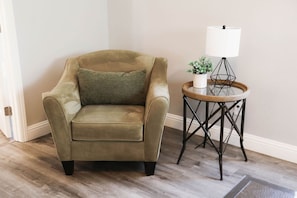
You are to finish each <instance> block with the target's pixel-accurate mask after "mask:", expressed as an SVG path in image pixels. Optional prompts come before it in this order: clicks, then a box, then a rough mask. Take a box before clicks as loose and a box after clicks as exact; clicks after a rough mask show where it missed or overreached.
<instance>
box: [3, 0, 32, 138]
mask: <svg viewBox="0 0 297 198" xmlns="http://www.w3.org/2000/svg"><path fill="white" fill-rule="evenodd" d="M0 12H1V14H2V24H1V26H2V36H3V41H4V43H3V44H4V49H5V56H6V57H7V63H6V64H7V66H6V67H5V68H6V70H5V72H6V75H7V76H8V77H7V84H6V85H7V89H6V90H9V91H8V93H7V95H6V97H7V98H8V101H9V103H10V106H11V107H12V116H11V123H12V127H11V128H12V131H13V137H14V140H16V141H20V142H24V141H26V140H27V130H28V129H27V128H28V127H27V119H26V111H25V102H24V92H23V83H22V75H21V65H20V56H19V50H18V44H17V34H16V28H15V19H14V13H13V5H12V0H0ZM1 108H2V107H1Z"/></svg>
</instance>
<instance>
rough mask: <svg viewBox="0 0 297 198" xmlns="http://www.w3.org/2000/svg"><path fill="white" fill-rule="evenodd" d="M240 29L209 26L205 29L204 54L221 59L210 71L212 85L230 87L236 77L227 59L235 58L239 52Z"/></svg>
mask: <svg viewBox="0 0 297 198" xmlns="http://www.w3.org/2000/svg"><path fill="white" fill-rule="evenodd" d="M240 33H241V29H240V28H236V27H226V26H225V25H224V26H222V27H219V26H210V27H207V35H206V50H205V51H206V54H207V55H209V56H213V57H221V60H220V61H219V63H218V64H217V66H216V67H215V69H214V70H213V71H212V73H211V75H210V79H211V80H212V81H213V82H214V85H215V86H216V85H222V86H231V84H232V83H233V82H234V81H235V80H236V76H235V74H234V72H233V70H232V68H231V65H230V64H229V62H228V60H227V57H236V56H238V52H239V43H240Z"/></svg>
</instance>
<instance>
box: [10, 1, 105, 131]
mask: <svg viewBox="0 0 297 198" xmlns="http://www.w3.org/2000/svg"><path fill="white" fill-rule="evenodd" d="M13 8H14V15H15V26H16V31H17V39H18V47H19V54H20V64H21V70H22V80H23V86H24V97H25V106H26V115H27V123H28V126H30V125H33V124H36V123H39V122H41V121H44V120H45V119H46V117H45V114H44V110H43V107H42V101H41V93H42V92H45V91H48V90H50V89H52V88H53V86H54V85H55V84H56V83H57V81H58V79H59V77H60V75H61V73H62V71H63V67H64V63H65V60H66V58H67V57H69V56H75V55H78V54H81V53H85V52H89V51H94V50H99V49H106V48H108V27H107V1H106V0H75V1H73V0H63V1H61V0H50V1H40V0H26V1H23V0H13Z"/></svg>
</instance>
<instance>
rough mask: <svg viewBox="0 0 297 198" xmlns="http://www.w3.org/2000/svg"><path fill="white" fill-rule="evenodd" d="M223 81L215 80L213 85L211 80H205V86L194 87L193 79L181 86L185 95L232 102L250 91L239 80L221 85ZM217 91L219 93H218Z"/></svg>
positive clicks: (209, 100)
mask: <svg viewBox="0 0 297 198" xmlns="http://www.w3.org/2000/svg"><path fill="white" fill-rule="evenodd" d="M222 82H223V81H217V83H216V85H217V86H214V82H213V81H212V80H210V79H209V80H208V81H207V87H206V88H202V89H199V88H194V87H193V81H190V82H186V83H184V84H183V86H182V92H183V94H184V95H185V96H187V97H189V98H192V99H195V100H200V101H207V102H232V101H238V100H242V99H245V98H247V96H248V95H249V93H250V90H249V88H248V87H247V86H246V85H245V84H243V83H240V82H236V81H234V82H233V83H232V85H231V86H227V85H226V86H221V85H223V84H222ZM218 93H219V94H218Z"/></svg>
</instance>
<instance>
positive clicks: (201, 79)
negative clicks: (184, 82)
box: [193, 74, 207, 88]
mask: <svg viewBox="0 0 297 198" xmlns="http://www.w3.org/2000/svg"><path fill="white" fill-rule="evenodd" d="M193 87H195V88H205V87H207V74H194V79H193Z"/></svg>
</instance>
